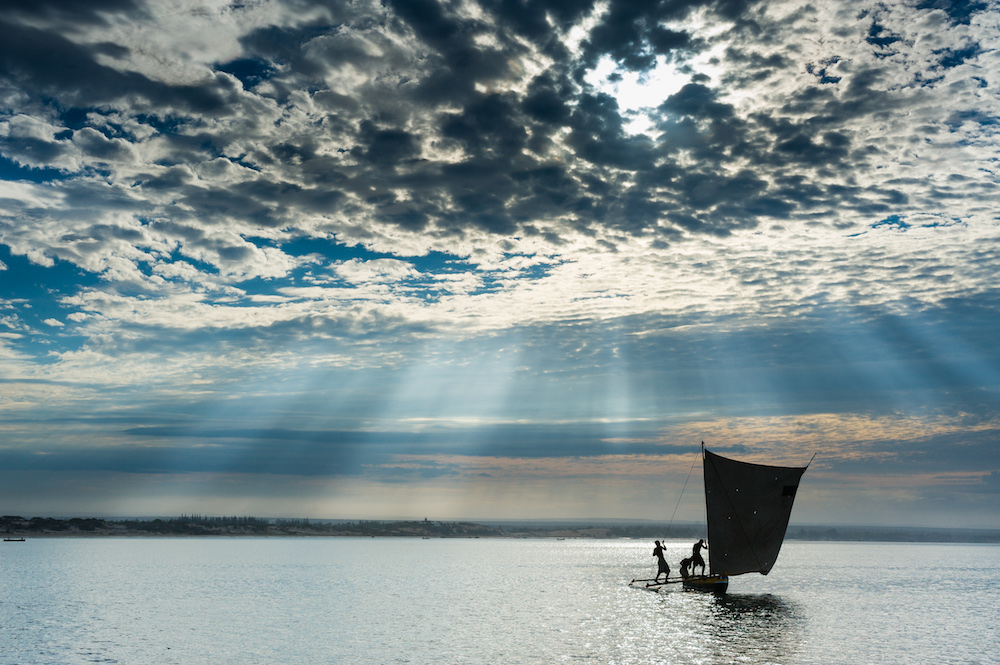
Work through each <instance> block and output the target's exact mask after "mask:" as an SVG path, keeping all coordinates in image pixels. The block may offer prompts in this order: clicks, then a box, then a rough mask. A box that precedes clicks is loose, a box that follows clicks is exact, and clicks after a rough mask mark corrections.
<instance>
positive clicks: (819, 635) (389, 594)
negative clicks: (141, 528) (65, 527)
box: [0, 538, 1000, 665]
mask: <svg viewBox="0 0 1000 665" xmlns="http://www.w3.org/2000/svg"><path fill="white" fill-rule="evenodd" d="M668 549H669V552H670V556H669V559H670V560H671V561H672V562H676V561H677V560H679V559H680V558H681V556H682V555H684V554H686V553H687V552H689V551H690V543H688V542H686V541H684V542H681V541H670V542H669V548H668ZM651 554H652V544H651V543H647V542H645V541H632V540H618V541H589V540H565V541H556V540H485V539H484V540H452V539H447V540H445V539H435V540H422V539H392V538H383V539H370V538H369V539H350V538H322V539H321V538H310V539H292V538H288V539H283V538H218V539H202V538H165V539H164V538H158V539H153V538H150V539H80V538H77V539H71V538H66V539H59V538H52V539H28V541H27V542H24V543H0V581H2V586H0V663H5V664H6V663H17V664H28V663H52V664H67V665H70V664H76V663H129V664H134V665H147V664H149V665H153V664H159V663H178V664H181V665H195V664H201V663H204V664H212V665H218V664H220V663H234V664H236V663H238V664H240V665H250V664H255V663H266V664H268V665H280V664H289V665H292V664H294V665H300V664H310V665H311V664H318V663H352V664H353V663H362V664H364V663H373V664H374V663H428V664H430V663H433V664H439V663H473V664H474V663H483V664H493V663H540V664H541V663H544V664H548V663H577V662H585V663H711V664H716V663H751V664H758V663H781V664H786V663H787V664H794V663H816V664H822V665H831V664H837V663H844V664H850V665H861V664H865V663H879V664H895V663H898V664H900V665H902V664H907V665H909V664H913V663H928V664H934V665H937V664H939V663H1000V546H994V545H937V544H930V545H928V544H873V543H864V544H857V543H802V542H789V543H786V544H785V546H784V548H783V549H782V553H781V556H780V557H779V560H778V563H777V565H776V566H775V568H774V570H773V571H772V572H771V574H770V575H768V576H767V577H763V576H761V575H756V574H754V575H743V576H740V577H735V578H733V579H732V580H731V582H730V592H731V593H730V594H728V595H727V596H726V597H724V598H721V599H720V598H715V597H712V596H709V595H703V594H698V593H693V592H684V591H679V590H676V591H671V592H668V593H662V594H656V593H650V592H646V591H641V590H636V589H631V588H629V587H627V586H626V583H627V582H628V581H629V580H630V579H632V578H633V577H650V576H651V575H652V573H653V572H654V566H653V561H654V559H653V558H652V556H651ZM672 566H673V567H674V569H675V570H676V567H677V566H676V563H672Z"/></svg>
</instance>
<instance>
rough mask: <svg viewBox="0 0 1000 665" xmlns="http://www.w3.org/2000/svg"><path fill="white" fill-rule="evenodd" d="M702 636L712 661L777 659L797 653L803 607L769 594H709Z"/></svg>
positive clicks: (801, 630) (769, 660) (802, 626)
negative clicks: (736, 657) (736, 658)
mask: <svg viewBox="0 0 1000 665" xmlns="http://www.w3.org/2000/svg"><path fill="white" fill-rule="evenodd" d="M708 600H709V608H708V610H709V611H708V612H707V614H706V624H705V638H706V639H705V640H704V641H703V642H702V643H703V644H705V646H706V647H707V648H708V654H706V655H708V656H709V659H710V660H711V661H712V662H733V660H732V659H733V657H734V656H737V655H738V657H739V660H740V662H747V663H781V662H786V661H788V660H789V657H790V656H792V655H794V654H795V653H797V652H798V651H799V650H800V648H801V645H802V641H803V635H804V632H805V625H806V621H805V616H804V612H803V610H802V609H801V608H800V607H798V606H797V605H796V604H795V603H792V602H789V601H787V600H784V599H782V598H780V597H778V596H773V595H771V594H727V595H725V596H712V597H710V598H709V599H708Z"/></svg>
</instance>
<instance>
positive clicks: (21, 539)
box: [3, 538, 24, 543]
mask: <svg viewBox="0 0 1000 665" xmlns="http://www.w3.org/2000/svg"><path fill="white" fill-rule="evenodd" d="M3 542H5V543H23V542H24V538H4V539H3Z"/></svg>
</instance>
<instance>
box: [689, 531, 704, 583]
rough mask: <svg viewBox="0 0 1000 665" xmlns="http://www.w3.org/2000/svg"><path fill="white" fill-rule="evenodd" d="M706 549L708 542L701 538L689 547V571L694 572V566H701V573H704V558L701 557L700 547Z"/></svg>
mask: <svg viewBox="0 0 1000 665" xmlns="http://www.w3.org/2000/svg"><path fill="white" fill-rule="evenodd" d="M703 547H704V548H705V549H708V543H706V542H705V539H704V538H702V539H701V540H699V541H698V542H697V543H695V544H694V547H692V548H691V572H692V573H694V569H695V568H701V574H702V575H704V574H705V560H704V559H703V558H701V548H703Z"/></svg>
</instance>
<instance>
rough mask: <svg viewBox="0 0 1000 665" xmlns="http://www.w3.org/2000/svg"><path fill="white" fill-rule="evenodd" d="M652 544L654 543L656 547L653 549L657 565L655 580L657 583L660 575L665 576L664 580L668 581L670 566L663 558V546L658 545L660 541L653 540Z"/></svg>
mask: <svg viewBox="0 0 1000 665" xmlns="http://www.w3.org/2000/svg"><path fill="white" fill-rule="evenodd" d="M653 542H654V543H656V547H654V548H653V556H655V557H656V564H657V569H656V577H655V580H656V581H657V582H659V581H660V575H666V579H665V580H664V581H666V580H668V579H670V564H668V563H667V559H666V557H664V556H663V546H662V545H660V541H658V540H654V541H653Z"/></svg>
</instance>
